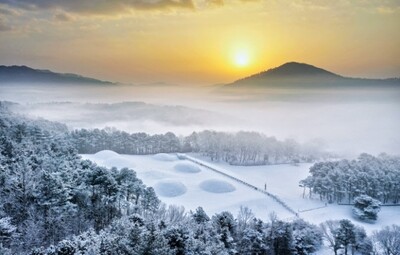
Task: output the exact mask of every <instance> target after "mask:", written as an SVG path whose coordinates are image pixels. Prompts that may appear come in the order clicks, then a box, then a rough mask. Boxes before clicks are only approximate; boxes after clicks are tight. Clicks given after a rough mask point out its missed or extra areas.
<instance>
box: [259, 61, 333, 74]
mask: <svg viewBox="0 0 400 255" xmlns="http://www.w3.org/2000/svg"><path fill="white" fill-rule="evenodd" d="M260 74H261V75H263V76H284V77H290V76H302V77H304V76H331V77H339V75H337V74H334V73H332V72H329V71H326V70H324V69H322V68H319V67H315V66H313V65H309V64H305V63H299V62H288V63H285V64H283V65H281V66H278V67H276V68H272V69H269V70H268V71H265V72H262V73H260Z"/></svg>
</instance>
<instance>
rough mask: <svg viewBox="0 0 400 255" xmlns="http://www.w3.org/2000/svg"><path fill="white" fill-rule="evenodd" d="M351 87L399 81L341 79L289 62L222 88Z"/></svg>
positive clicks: (315, 68)
mask: <svg viewBox="0 0 400 255" xmlns="http://www.w3.org/2000/svg"><path fill="white" fill-rule="evenodd" d="M353 86H358V87H360V86H361V87H362V86H368V87H370V86H398V87H399V88H400V79H398V78H392V79H361V78H350V77H343V76H340V75H338V74H335V73H332V72H329V71H327V70H324V69H322V68H318V67H315V66H312V65H309V64H304V63H297V62H289V63H286V64H283V65H281V66H279V67H276V68H272V69H269V70H267V71H264V72H261V73H258V74H255V75H251V76H249V77H246V78H243V79H240V80H237V81H235V82H233V83H231V84H227V85H225V86H223V88H224V89H235V88H246V89H248V88H258V89H262V88H292V87H295V88H335V87H353Z"/></svg>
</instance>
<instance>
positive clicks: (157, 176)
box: [140, 171, 171, 180]
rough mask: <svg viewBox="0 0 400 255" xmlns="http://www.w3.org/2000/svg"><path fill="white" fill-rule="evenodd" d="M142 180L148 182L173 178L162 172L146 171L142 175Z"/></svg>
mask: <svg viewBox="0 0 400 255" xmlns="http://www.w3.org/2000/svg"><path fill="white" fill-rule="evenodd" d="M140 176H141V178H145V179H146V180H149V179H150V180H161V179H165V178H169V177H171V175H169V174H166V173H163V172H160V171H146V172H143V173H140Z"/></svg>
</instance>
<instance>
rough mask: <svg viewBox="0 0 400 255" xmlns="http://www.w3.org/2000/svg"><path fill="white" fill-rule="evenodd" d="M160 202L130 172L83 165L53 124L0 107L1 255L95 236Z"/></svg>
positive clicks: (64, 134) (148, 188) (60, 130)
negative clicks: (85, 234)
mask: <svg viewBox="0 0 400 255" xmlns="http://www.w3.org/2000/svg"><path fill="white" fill-rule="evenodd" d="M42 127H48V129H47V130H43V129H42ZM62 131H65V132H64V133H63V132H62ZM159 204H160V201H159V200H158V198H157V197H156V195H155V192H154V190H153V189H152V188H150V187H145V185H143V183H142V181H141V180H139V179H138V178H136V174H135V172H134V171H132V170H128V169H121V170H117V169H115V168H113V169H106V168H103V167H98V166H96V165H95V164H93V163H91V162H89V161H83V160H81V158H80V156H79V155H78V154H77V151H76V149H75V148H74V145H73V144H72V143H71V142H70V141H69V136H68V133H67V131H66V130H63V128H62V127H60V126H59V125H58V124H56V123H53V125H50V123H49V122H47V121H42V120H37V121H32V120H28V119H24V118H22V117H20V116H14V115H13V114H11V113H9V112H8V111H7V110H6V108H5V107H4V105H0V254H7V253H6V251H9V252H10V253H12V254H24V253H27V252H28V251H29V250H31V249H33V248H34V247H40V246H44V247H47V246H49V245H53V244H57V243H58V242H59V241H61V240H63V239H65V238H66V237H69V236H72V235H79V234H81V233H83V232H85V231H88V230H89V229H94V231H97V232H98V231H100V230H101V229H104V228H105V227H107V226H109V225H110V223H111V222H113V220H114V219H118V218H120V217H122V216H124V215H129V214H132V213H135V212H140V213H142V214H146V213H150V212H151V211H154V210H157V208H158V207H159Z"/></svg>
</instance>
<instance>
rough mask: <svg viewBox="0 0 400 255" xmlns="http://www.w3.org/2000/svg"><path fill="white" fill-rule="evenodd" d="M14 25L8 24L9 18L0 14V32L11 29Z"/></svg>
mask: <svg viewBox="0 0 400 255" xmlns="http://www.w3.org/2000/svg"><path fill="white" fill-rule="evenodd" d="M11 30H12V27H11V26H10V25H8V23H7V20H6V19H5V18H4V17H2V16H0V32H6V31H11Z"/></svg>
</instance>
